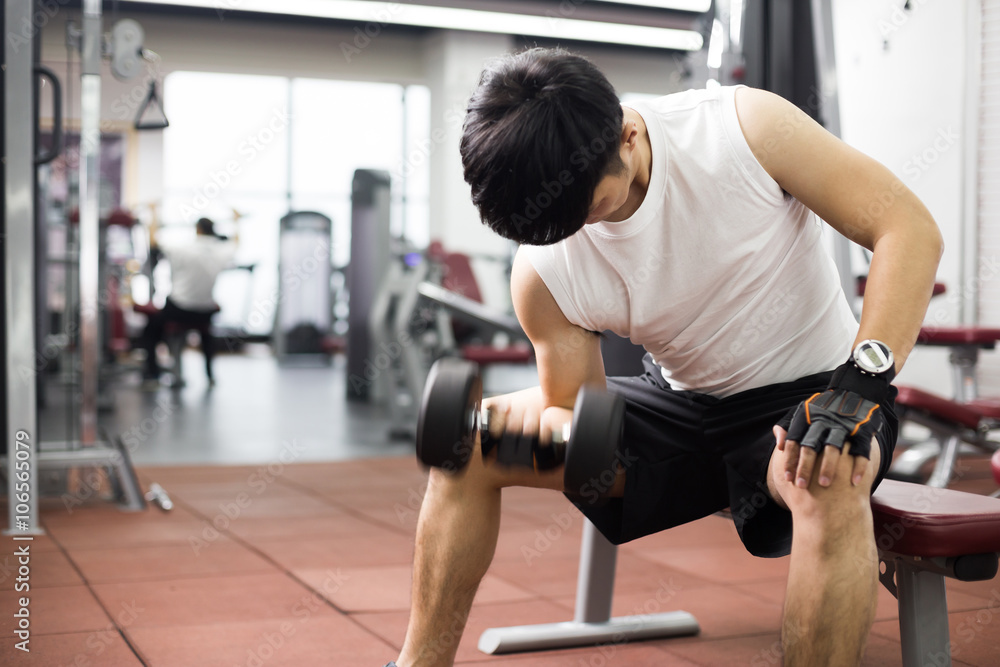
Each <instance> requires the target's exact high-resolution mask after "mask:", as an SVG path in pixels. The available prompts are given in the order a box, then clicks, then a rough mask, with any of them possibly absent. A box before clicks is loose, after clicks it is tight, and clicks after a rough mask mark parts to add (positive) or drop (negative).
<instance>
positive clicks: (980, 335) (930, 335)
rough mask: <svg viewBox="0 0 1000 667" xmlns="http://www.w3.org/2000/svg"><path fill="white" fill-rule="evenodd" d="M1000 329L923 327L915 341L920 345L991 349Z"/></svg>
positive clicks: (997, 338)
mask: <svg viewBox="0 0 1000 667" xmlns="http://www.w3.org/2000/svg"><path fill="white" fill-rule="evenodd" d="M998 340H1000V329H994V328H991V327H923V328H921V329H920V337H919V338H918V339H917V341H918V342H919V343H921V344H922V345H982V346H986V347H993V345H994V343H996V342H997V341H998Z"/></svg>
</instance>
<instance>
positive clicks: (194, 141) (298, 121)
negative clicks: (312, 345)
mask: <svg viewBox="0 0 1000 667" xmlns="http://www.w3.org/2000/svg"><path fill="white" fill-rule="evenodd" d="M165 86H166V88H165V94H164V99H165V101H166V112H167V117H168V118H169V119H170V127H169V128H168V129H167V130H165V132H164V201H163V206H162V207H161V212H160V218H161V223H163V225H164V228H163V231H162V232H161V236H162V237H163V238H170V237H173V238H178V237H183V236H190V235H193V233H194V232H193V223H194V221H195V220H197V219H198V218H200V217H202V216H205V217H209V218H212V219H213V220H215V221H216V226H217V227H216V228H217V230H218V231H219V232H220V233H223V234H226V235H232V234H233V233H235V232H237V231H238V232H239V237H240V252H239V256H238V261H239V263H240V264H254V265H255V270H254V273H253V276H252V279H251V276H250V274H248V273H246V272H239V271H233V272H226V273H224V274H223V275H222V276H220V278H219V282H218V284H217V286H216V299H217V301H219V304H220V305H221V306H222V313H220V315H219V316H218V318H217V320H216V321H217V322H218V323H219V324H222V325H245V326H247V328H248V329H249V330H250V331H251V332H252V333H267V332H269V331H270V321H269V319H268V318H261V317H259V316H257V317H254V318H248V316H249V314H250V311H251V309H252V310H255V311H258V312H259V311H260V310H261V306H262V304H267V303H269V302H270V301H271V300H272V299H271V298H270V297H271V295H272V294H273V293H274V290H275V288H276V286H277V262H278V255H277V248H278V221H279V219H280V218H281V217H282V216H283V215H284V214H285V213H286V212H288V211H289V210H314V211H319V212H320V213H323V214H325V215H327V216H329V217H330V218H332V219H333V229H334V232H333V239H332V260H333V262H334V265H335V266H343V265H344V264H346V263H347V261H348V260H349V257H350V212H351V178H352V176H353V173H354V171H355V170H356V169H362V168H363V169H384V170H386V171H388V172H389V173H390V174H391V175H392V182H393V186H392V187H393V189H392V191H393V232H394V233H395V234H397V235H404V236H406V237H407V238H408V239H409V240H410V241H412V242H413V243H415V244H417V245H425V244H426V243H427V237H428V212H427V206H428V192H429V187H430V186H429V170H428V166H427V164H426V160H421V159H415V156H417V158H419V155H420V152H419V148H420V146H422V145H426V143H427V140H428V137H429V133H430V94H429V91H428V89H427V88H426V87H423V86H401V85H397V84H385V83H361V82H348V81H330V80H319V79H290V78H285V77H270V76H246V75H233V74H214V73H197V72H175V73H173V74H171V75H170V76H168V77H167V80H166V84H165Z"/></svg>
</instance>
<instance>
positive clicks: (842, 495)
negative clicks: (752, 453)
mask: <svg viewBox="0 0 1000 667" xmlns="http://www.w3.org/2000/svg"><path fill="white" fill-rule="evenodd" d="M873 445H874V446H873V447H872V451H871V455H870V458H869V459H868V460H867V462H866V464H865V468H864V474H863V475H862V478H861V482H860V483H858V484H854V483H853V482H852V474H853V472H854V457H852V456H851V455H850V454H849V453H848V451H847V447H845V448H844V450H842V451H840V452H837V455H838V457H839V460H838V462H837V467H836V474H835V475H834V478H833V482H832V483H831V484H830V485H829V486H821V485H820V484H819V469H820V463H821V461H820V460H817V462H816V464H815V466H814V468H813V474H812V478H811V479H810V481H809V485H808V487H807V488H805V489H802V488H799V487H798V486H796V485H795V484H794V483H793V482H790V481H786V480H785V478H784V470H785V465H784V459H783V454H784V452H778V451H777V450H776V451H775V456H774V457H772V460H771V465H770V466H769V473H770V474H769V476H768V489H769V490H770V491H771V493H772V495H774V497H775V501H776V502H777V503H778V504H779V505H781V506H783V507H785V508H786V509H788V510H789V511H790V512H791V513H792V516H793V517H794V519H795V520H796V521H797V522H801V521H805V520H810V521H812V520H815V521H820V522H828V521H833V520H839V521H848V520H854V519H858V518H863V517H864V516H866V515H867V516H868V517H870V516H871V490H872V487H873V485H874V483H875V478H876V475H877V473H878V470H879V465H880V462H881V452H880V450H879V448H878V445H877V443H873ZM833 451H834V452H836V451H837V450H833Z"/></svg>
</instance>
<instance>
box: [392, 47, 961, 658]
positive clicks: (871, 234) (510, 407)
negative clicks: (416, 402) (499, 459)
mask: <svg viewBox="0 0 1000 667" xmlns="http://www.w3.org/2000/svg"><path fill="white" fill-rule="evenodd" d="M461 156H462V162H463V166H464V173H465V179H466V181H467V182H468V183H469V184H470V185H471V190H472V201H473V203H474V204H475V205H476V207H477V208H478V210H479V213H480V216H481V218H482V221H483V222H484V224H486V225H488V226H489V227H490V228H491V229H493V230H495V231H496V232H497V233H498V234H500V235H501V236H503V237H505V238H508V239H512V240H515V241H517V242H519V243H521V244H522V246H521V247H520V248H519V250H518V253H517V256H516V259H515V263H514V269H513V274H512V277H511V294H512V299H513V303H514V308H515V311H516V314H517V316H518V319H519V320H520V322H521V324H522V326H523V327H524V330H525V332H526V333H527V334H528V336H529V337H530V339H531V341H532V343H533V345H534V349H535V353H536V357H537V360H538V373H539V381H540V386H539V387H536V388H533V389H528V390H525V391H521V392H518V393H514V394H509V395H505V396H500V397H496V398H493V399H489V400H487V401H485V402H484V405H485V406H486V407H487V408H488V409H489V410H490V412H491V415H490V416H491V421H490V425H491V426H490V428H491V431H496V432H497V434H499V432H500V431H501V430H502V429H504V428H506V429H508V430H512V431H514V432H524V433H531V434H535V433H542V434H543V436H542V437H543V440H544V439H545V437H546V436H545V435H544V434H546V433H550V432H551V431H552V429H554V428H556V427H557V426H561V425H562V424H563V423H565V422H568V421H569V420H570V418H571V415H572V407H573V404H574V400H575V398H576V395H577V391H578V390H579V389H580V387H581V386H583V385H597V386H601V387H603V386H606V387H607V389H608V390H609V391H611V392H615V393H618V394H620V395H621V396H623V397H624V399H625V401H626V417H625V429H624V437H623V442H622V455H621V457H620V460H621V461H624V465H623V466H621V467H620V468H619V469H618V471H617V476H616V481H615V482H614V484H613V487H612V488H610V489H608V490H607V491H608V492H609V495H610V496H612V498H611V500H610V502H608V503H607V504H606V505H604V506H601V507H598V506H597V505H596V504H594V503H591V502H590V501H589V500H588V499H587V495H586V494H585V493H584V494H583V495H582V496H581V493H580V491H581V490H572V491H575V493H574V494H573V496H574V497H575V498H581V497H582V498H583V499H582V500H575V501H574V502H575V503H576V505H577V507H578V508H579V509H580V510H581V511H582V512H583V513H584V514H585V515H586V516H587V517H588V518H589V519H590V520H591V521H592V522H593V523H594V524H595V525H596V527H597V528H598V529H599V530H600V531H601V533H602V534H603V535H604V536H605V537H607V538H608V539H609V540H610V541H611V542H613V543H615V544H621V543H623V542H627V541H629V540H634V539H636V538H639V537H642V536H644V535H648V534H651V533H654V532H658V531H661V530H664V529H667V528H670V527H672V526H676V525H680V524H683V523H686V522H689V521H693V520H696V519H699V518H701V517H704V516H708V515H710V514H713V513H715V512H718V511H720V510H723V509H725V508H726V507H729V508H731V510H732V515H733V521H734V523H735V526H736V529H737V532H738V534H739V536H740V539H741V540H742V542H743V544H744V546H745V548H746V549H747V550H748V551H749V552H750V553H751V554H753V555H755V556H760V557H779V556H784V555H787V554H789V553H790V554H791V560H790V563H789V573H788V581H787V587H786V590H785V603H784V612H783V621H782V642H783V650H784V660H785V664H786V665H802V666H808V667H817V666H819V665H856V664H858V663H859V662H860V661H861V659H862V656H863V654H864V650H865V646H866V642H867V638H868V635H869V632H870V629H871V626H872V623H873V619H874V614H875V602H876V592H877V583H878V572H879V571H878V559H877V554H876V548H875V543H874V533H873V526H872V516H871V509H870V494H871V492H872V491H873V489H874V488H875V487H876V485H877V484H878V482H879V480H881V479H882V477H883V476H884V474H885V472H886V470H887V469H888V465H889V462H890V460H891V457H892V451H893V447H894V445H895V440H896V433H897V430H898V422H897V420H896V417H895V414H894V412H893V398H894V396H895V389H894V388H893V387H892V386H891V384H890V383H891V381H892V379H893V377H894V375H895V374H896V372H898V371H899V369H900V368H902V366H903V364H904V362H905V361H906V358H907V355H908V354H909V353H910V350H911V349H912V347H913V345H914V343H915V342H916V339H917V336H918V333H919V330H920V326H921V323H922V320H923V317H924V313H925V311H926V308H927V304H928V302H929V299H930V296H931V290H932V287H933V283H934V279H935V274H936V270H937V265H938V262H939V260H940V257H941V253H942V248H943V246H942V239H941V235H940V232H939V230H938V228H937V225H936V223H935V222H934V220H933V219H932V217H931V215H930V214H929V212H928V211H927V209H926V208H925V207H924V206H923V204H922V203H921V202H920V201H919V200H918V199H917V197H916V196H915V195H914V194H913V193H912V192H911V191H910V190H909V189H907V188H906V187H905V186H904V185H903V184H902V183H901V182H900V180H899V179H897V178H896V177H895V176H894V175H893V174H892V173H891V172H890V171H889V170H888V169H886V168H885V167H883V166H882V165H881V164H879V163H877V162H876V161H874V160H872V159H871V158H869V157H867V156H865V155H863V154H862V153H860V152H858V151H857V150H855V149H853V148H851V147H850V146H848V145H846V144H844V143H842V142H841V141H840V140H838V139H837V138H836V137H834V136H833V135H831V134H829V133H828V132H827V131H826V130H824V129H823V128H822V127H821V126H820V125H818V124H817V123H816V122H815V121H813V120H812V119H811V118H810V117H809V116H807V115H806V114H805V113H803V112H802V111H801V110H799V109H798V108H796V107H795V106H794V105H792V104H791V103H789V102H787V101H785V100H784V99H782V98H780V97H778V96H776V95H773V94H771V93H768V92H764V91H761V90H756V89H752V88H748V87H745V86H736V87H719V88H716V89H712V90H689V91H687V92H682V93H677V94H672V95H667V96H665V97H661V98H658V99H655V100H652V101H648V102H644V103H637V104H635V105H630V106H623V105H621V104H620V102H619V100H618V97H617V95H616V93H615V91H614V89H613V87H612V86H611V84H610V83H609V81H608V80H607V79H606V78H605V77H604V75H603V74H602V73H601V72H600V71H599V70H598V69H597V68H596V67H595V66H594V65H592V64H591V63H590V62H589V61H587V60H586V59H584V58H581V57H578V56H576V55H573V54H571V53H568V52H565V51H561V50H546V49H531V50H528V51H525V52H522V53H519V54H516V55H511V56H505V57H503V58H500V59H498V60H496V61H495V62H493V63H492V64H490V65H489V66H488V67H487V68H486V69H485V70H484V71H483V73H482V75H481V78H480V80H479V84H478V87H477V88H476V90H475V92H474V94H473V95H472V98H471V100H470V102H469V105H468V110H467V116H466V119H465V124H464V129H463V137H462V141H461ZM820 219H822V220H823V221H826V223H827V224H829V225H830V226H832V227H833V228H834V229H836V230H837V231H839V232H840V233H842V234H844V235H845V236H847V237H848V238H850V239H851V240H853V241H854V242H856V243H858V244H860V245H861V246H864V247H865V248H868V249H869V250H871V251H872V252H873V258H872V262H871V269H870V273H869V276H868V283H867V289H866V294H865V301H864V308H863V312H862V316H861V321H860V324H859V322H858V321H857V320H856V319H855V317H854V314H853V313H852V311H851V308H850V306H849V304H848V302H847V300H846V298H845V296H844V294H843V291H842V289H841V286H840V281H839V276H838V272H837V269H836V266H835V265H834V263H833V260H832V258H831V257H830V256H829V254H828V253H827V252H826V250H825V249H824V247H823V243H822V239H821V236H822V231H823V230H822V225H821V224H820V221H819V220H820ZM608 329H610V330H612V331H614V332H615V333H617V334H619V335H622V336H627V337H630V338H631V340H632V341H633V342H634V343H637V344H640V345H642V346H643V347H644V348H645V349H646V350H647V354H646V356H645V359H644V366H645V373H644V374H643V375H640V376H638V377H629V378H606V377H605V374H604V366H603V361H602V357H601V347H600V336H599V335H598V334H597V333H595V332H600V331H604V330H608ZM473 451H474V454H473V458H472V460H471V462H470V464H469V465H468V466H467V468H465V469H464V470H463V471H462V472H460V473H453V472H447V471H444V470H438V469H432V470H431V471H430V478H429V480H428V487H427V492H426V495H425V497H424V500H423V505H422V508H421V511H420V516H419V520H418V525H417V536H416V548H415V553H414V567H413V595H412V603H411V610H410V618H409V625H408V628H407V632H406V638H405V641H404V644H403V647H402V651H401V653H400V655H399V658H398V659H397V660H396V664H397V665H398V667H423V666H426V665H451V664H452V663H453V661H454V658H455V652H456V650H457V647H458V638H459V637H460V635H461V630H462V629H463V628H464V624H465V622H466V620H467V618H468V614H469V611H470V608H471V605H472V601H473V598H474V596H475V593H476V590H477V587H478V585H479V583H480V580H481V579H482V577H483V576H484V574H485V573H486V571H487V568H488V567H489V565H490V562H491V560H492V558H493V554H494V550H495V547H496V542H497V535H498V530H499V522H500V500H501V489H502V488H504V487H507V486H514V485H522V486H530V487H540V488H548V489H553V490H557V491H564V492H565V491H569V490H567V489H564V488H563V477H562V471H561V469H557V470H555V471H552V472H544V473H536V472H534V471H532V470H529V469H519V468H514V467H505V466H502V465H499V464H496V463H495V461H492V460H486V461H484V460H483V457H482V454H481V452H480V451H479V449H478V447H477V448H474V450H473ZM490 458H491V459H492V458H493V457H492V455H491V457H490ZM594 496H595V497H596V493H595V494H594ZM793 529H794V530H793ZM456 630H457V632H456ZM390 664H392V663H390Z"/></svg>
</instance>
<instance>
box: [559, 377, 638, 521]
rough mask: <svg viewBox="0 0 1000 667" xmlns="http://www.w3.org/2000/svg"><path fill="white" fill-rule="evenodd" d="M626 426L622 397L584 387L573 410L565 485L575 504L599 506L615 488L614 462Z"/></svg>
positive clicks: (564, 473)
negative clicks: (612, 487)
mask: <svg viewBox="0 0 1000 667" xmlns="http://www.w3.org/2000/svg"><path fill="white" fill-rule="evenodd" d="M624 426H625V401H624V400H623V399H622V398H621V396H617V395H615V394H610V393H608V392H606V391H602V390H599V389H594V388H592V387H581V388H580V391H579V393H578V394H577V396H576V404H575V405H574V407H573V421H572V422H571V424H570V436H569V442H568V443H567V447H566V468H565V470H564V471H563V483H564V484H565V487H566V495H567V496H569V497H570V499H572V500H574V501H576V502H583V503H587V504H589V505H592V506H599V505H601V504H603V503H604V502H606V498H605V497H604V496H605V494H607V493H608V492H609V491H610V490H611V486H613V485H614V482H615V477H616V474H615V473H616V469H617V468H616V465H615V459H616V458H617V453H618V446H619V444H620V443H621V438H622V429H623V428H624Z"/></svg>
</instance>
